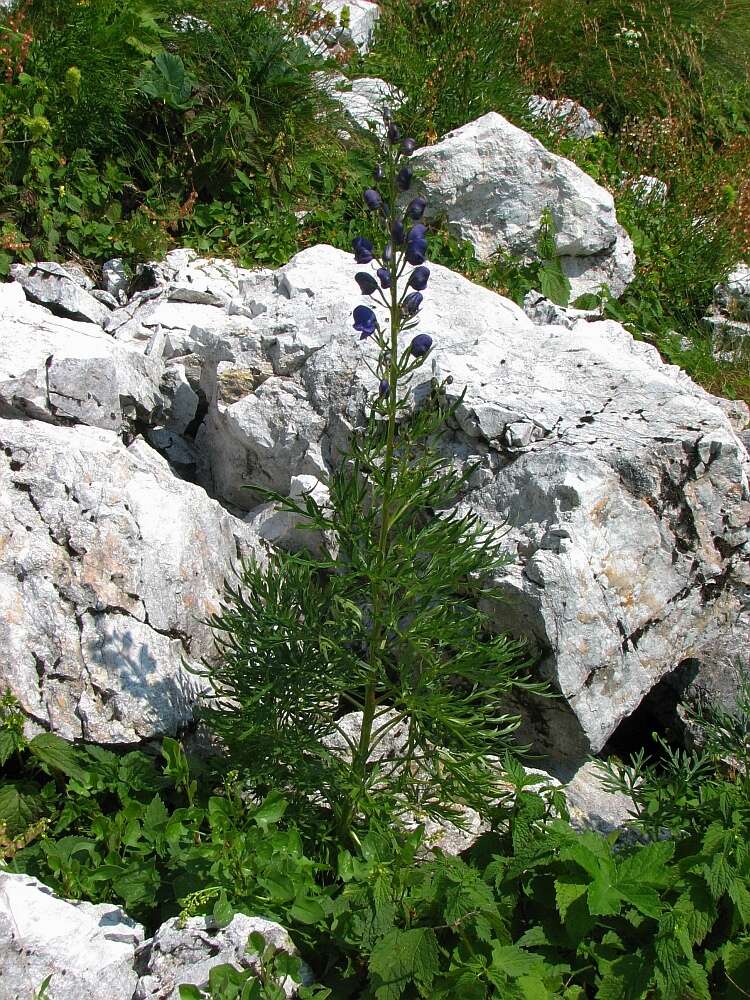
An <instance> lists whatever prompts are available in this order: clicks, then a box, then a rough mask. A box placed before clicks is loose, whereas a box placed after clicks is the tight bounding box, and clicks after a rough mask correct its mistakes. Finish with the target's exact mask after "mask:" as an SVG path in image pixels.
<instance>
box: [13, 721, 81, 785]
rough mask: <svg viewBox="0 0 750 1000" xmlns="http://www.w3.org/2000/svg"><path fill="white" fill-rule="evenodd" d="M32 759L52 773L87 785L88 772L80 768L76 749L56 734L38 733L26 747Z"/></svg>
mask: <svg viewBox="0 0 750 1000" xmlns="http://www.w3.org/2000/svg"><path fill="white" fill-rule="evenodd" d="M28 750H29V753H30V754H31V755H32V757H36V759H37V760H38V761H39V762H40V764H44V766H45V767H47V768H50V769H51V770H52V771H61V772H62V773H63V774H65V775H67V776H68V777H69V778H75V779H76V781H80V782H82V783H83V784H87V783H88V781H89V778H90V774H89V772H88V771H87V770H86V769H85V767H82V766H81V754H80V753H79V751H78V750H77V748H76V747H75V746H74V745H73V744H72V743H68V741H67V740H64V739H63V738H62V736H58V735H57V734H56V733H40V734H39V735H38V736H35V737H34V738H33V739H32V740H31V741H30V742H29V746H28Z"/></svg>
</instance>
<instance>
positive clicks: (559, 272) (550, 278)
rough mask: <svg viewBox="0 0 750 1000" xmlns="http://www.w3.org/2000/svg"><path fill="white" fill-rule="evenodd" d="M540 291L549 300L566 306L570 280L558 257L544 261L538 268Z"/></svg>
mask: <svg viewBox="0 0 750 1000" xmlns="http://www.w3.org/2000/svg"><path fill="white" fill-rule="evenodd" d="M539 284H540V291H541V293H542V295H544V297H545V298H547V299H549V300H550V302H554V303H555V304H556V305H558V306H567V304H568V302H569V301H570V281H569V280H568V278H567V275H565V274H564V272H563V269H562V266H561V265H560V261H559V260H558V259H555V260H552V261H545V262H544V264H542V266H541V267H540V268H539Z"/></svg>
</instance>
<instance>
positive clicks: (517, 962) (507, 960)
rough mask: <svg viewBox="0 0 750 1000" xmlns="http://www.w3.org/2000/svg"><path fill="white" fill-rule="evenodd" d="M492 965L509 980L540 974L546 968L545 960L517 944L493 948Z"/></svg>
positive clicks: (500, 945) (497, 945)
mask: <svg viewBox="0 0 750 1000" xmlns="http://www.w3.org/2000/svg"><path fill="white" fill-rule="evenodd" d="M492 964H493V966H494V967H495V968H496V969H499V970H500V972H503V973H504V974H505V975H506V976H507V977H508V978H509V979H517V978H518V977H519V976H528V975H530V974H531V975H533V974H534V973H540V972H541V970H542V968H543V967H544V959H543V958H542V956H541V955H535V954H533V953H532V952H528V951H524V950H523V948H519V947H518V945H515V944H496V945H494V946H493V948H492Z"/></svg>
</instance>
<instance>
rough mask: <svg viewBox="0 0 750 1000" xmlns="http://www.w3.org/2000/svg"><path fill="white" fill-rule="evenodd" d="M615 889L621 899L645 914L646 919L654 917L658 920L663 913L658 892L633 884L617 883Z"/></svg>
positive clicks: (646, 886) (645, 886)
mask: <svg viewBox="0 0 750 1000" xmlns="http://www.w3.org/2000/svg"><path fill="white" fill-rule="evenodd" d="M617 889H618V891H619V893H620V895H621V896H622V898H623V899H626V900H627V901H628V902H629V903H632V904H633V906H635V907H637V908H638V909H639V910H640V911H641V913H645V915H646V916H647V917H655V918H656V919H657V920H658V918H659V917H660V916H661V914H662V912H663V911H664V906H663V904H662V902H661V899H660V898H659V894H658V892H656V890H655V889H652V888H650V887H649V886H648V885H642V884H640V883H635V882H618V883H617Z"/></svg>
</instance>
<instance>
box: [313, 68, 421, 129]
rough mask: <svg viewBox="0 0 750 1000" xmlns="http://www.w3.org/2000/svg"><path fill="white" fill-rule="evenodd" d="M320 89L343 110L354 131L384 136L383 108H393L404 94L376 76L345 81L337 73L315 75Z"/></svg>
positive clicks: (402, 98) (401, 101) (401, 100)
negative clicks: (361, 130) (356, 129)
mask: <svg viewBox="0 0 750 1000" xmlns="http://www.w3.org/2000/svg"><path fill="white" fill-rule="evenodd" d="M317 76H318V79H319V80H320V87H321V89H322V90H323V91H324V92H325V93H326V94H328V96H329V97H330V98H331V99H332V100H334V101H335V102H336V103H337V104H339V105H340V106H341V108H343V110H344V112H345V114H346V116H347V117H348V118H349V120H350V121H351V122H352V124H353V125H354V126H356V127H357V128H358V129H363V130H365V131H367V132H374V133H375V134H376V135H377V136H378V137H379V138H383V137H384V136H385V125H384V123H383V108H384V107H389V108H391V109H393V110H395V109H397V108H398V106H399V105H400V104H402V103H403V100H404V95H403V94H402V93H401V92H400V91H399V90H398V89H397V88H396V87H392V86H391V85H390V84H389V83H386V82H385V80H380V79H378V78H377V77H367V76H365V77H359V78H358V79H356V80H347V78H346V77H345V76H343V75H342V74H341V73H334V74H324V73H320V74H317Z"/></svg>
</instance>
